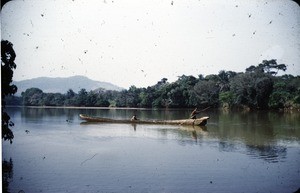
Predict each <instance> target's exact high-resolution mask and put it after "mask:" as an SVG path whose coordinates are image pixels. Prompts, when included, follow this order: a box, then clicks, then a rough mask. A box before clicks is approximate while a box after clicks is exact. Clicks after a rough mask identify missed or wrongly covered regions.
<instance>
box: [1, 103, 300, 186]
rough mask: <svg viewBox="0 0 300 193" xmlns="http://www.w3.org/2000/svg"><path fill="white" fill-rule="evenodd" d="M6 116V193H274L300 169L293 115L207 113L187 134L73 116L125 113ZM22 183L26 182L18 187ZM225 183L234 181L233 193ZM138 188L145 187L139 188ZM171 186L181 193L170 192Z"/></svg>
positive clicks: (119, 113) (175, 113)
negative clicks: (10, 128)
mask: <svg viewBox="0 0 300 193" xmlns="http://www.w3.org/2000/svg"><path fill="white" fill-rule="evenodd" d="M10 111H11V112H9V114H11V115H12V119H13V120H14V122H15V124H16V127H15V128H14V129H15V130H14V132H15V134H16V140H15V142H14V143H13V144H12V146H9V145H8V144H4V145H3V147H4V148H3V152H4V154H3V155H4V156H3V157H4V158H6V159H9V158H10V157H12V158H13V160H14V177H15V179H14V180H12V179H11V178H9V176H11V177H12V172H11V174H10V175H7V176H8V181H9V182H11V184H10V186H11V188H14V189H12V191H13V192H18V190H20V189H23V190H24V191H26V192H39V191H41V190H43V191H45V192H47V191H48V192H67V191H68V192H76V191H77V192H97V191H98V190H101V191H102V192H122V190H123V192H124V189H122V188H124V187H127V188H128V187H129V186H130V188H131V190H132V191H131V190H129V189H126V190H127V192H197V190H199V189H201V190H204V192H217V190H220V189H221V190H223V189H224V191H226V192H239V191H237V190H240V189H239V188H244V187H245V192H251V191H252V189H251V187H254V186H260V187H262V186H263V187H266V188H265V189H260V190H258V191H257V192H266V191H272V190H277V188H272V187H273V186H274V187H278V185H275V182H276V183H277V184H278V183H279V184H280V183H281V182H282V181H283V182H284V183H286V184H287V185H291V186H292V188H294V189H296V188H298V187H297V186H296V185H295V183H294V181H295V179H299V173H297V170H298V171H299V169H300V168H299V163H297V162H298V161H297V160H299V153H300V152H299V150H298V149H299V147H300V144H299V142H300V128H299V125H300V123H299V120H300V119H299V118H300V117H299V114H282V113H274V112H263V113H261V112H255V113H253V112H249V113H240V112H230V111H229V112H225V113H223V112H219V111H215V110H211V111H207V112H205V114H204V113H202V114H201V115H200V116H205V115H207V116H210V117H211V118H210V120H209V122H208V124H207V126H205V127H196V126H195V127H193V126H179V125H151V124H143V125H141V124H108V123H104V124H98V123H91V124H80V123H81V122H82V120H80V119H79V117H78V115H79V114H81V113H83V114H89V115H92V116H99V117H107V118H117V119H124V118H130V117H131V115H132V113H134V112H135V110H131V109H121V110H118V109H64V108H61V109H51V108H49V109H42V108H19V109H18V108H17V109H10ZM136 113H137V115H138V117H139V118H141V119H179V118H183V117H185V116H186V115H187V116H188V115H189V113H190V111H189V110H169V111H165V110H162V111H160V110H148V109H141V110H138V111H136ZM29 128H30V132H28V133H26V132H25V130H26V129H29ZM33 142H34V143H33ZM6 162H7V163H11V165H13V164H12V161H6ZM267 167H268V168H271V169H270V170H269V169H267ZM11 168H12V167H11ZM74 168H76V169H74ZM243 168H249V170H247V171H246V170H245V169H243ZM286 168H287V169H288V170H286ZM248 171H251V172H248ZM262 171H263V172H262ZM283 171H288V172H283ZM245 172H248V173H247V175H245ZM187 173H188V175H186V174H187ZM279 175H282V176H283V177H285V179H283V178H279ZM24 176H26V177H27V178H26V180H21V177H24ZM70 176H71V177H70ZM154 176H155V177H154ZM244 176H246V177H244ZM274 176H275V177H274ZM207 177H209V179H207ZM280 177H281V176H280ZM297 177H298V178H297ZM248 178H249V179H250V180H249V181H248ZM24 179H25V177H24ZM37 179H39V180H37ZM277 179H280V180H281V181H278V180H277ZM276 180H277V181H276ZM232 181H235V182H237V183H235V184H234V186H235V187H234V186H232ZM261 181H264V182H263V183H261ZM35 182H36V184H35ZM62 182H63V183H62ZM145 182H147V183H149V184H150V185H151V188H148V189H143V188H144V187H145ZM162 182H163V183H162ZM205 182H206V183H207V184H208V185H211V186H207V184H205ZM210 182H213V183H210ZM248 183H250V184H249V185H248ZM31 184H35V185H34V186H31ZM116 184H117V185H116ZM120 184H121V185H120ZM179 184H180V185H179ZM265 184H266V185H265ZM87 185H89V186H87ZM116 186H117V187H116ZM174 186H180V188H182V189H180V190H179V189H178V190H177V191H176V190H175V189H172V187H174ZM213 186H214V188H213ZM250 186H251V187H250ZM45 187H49V189H46V188H45ZM133 187H137V188H136V189H134V188H133ZM153 187H158V188H156V189H155V188H153ZM216 187H217V188H218V189H216ZM295 187H296V188H295ZM25 188H27V189H25ZM77 188H78V189H77ZM102 188H103V189H102ZM168 188H170V189H168ZM283 188H286V186H284V187H283ZM30 190H32V191H30ZM126 190H125V192H126ZM165 190H169V191H165ZM181 190H182V191H181ZM232 190H235V191H232ZM263 190H266V191H263ZM101 191H100V192H101ZM253 191H254V190H253ZM273 192H280V190H279V189H278V190H277V191H273ZM290 192H291V191H290Z"/></svg>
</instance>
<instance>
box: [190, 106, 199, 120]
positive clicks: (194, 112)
mask: <svg viewBox="0 0 300 193" xmlns="http://www.w3.org/2000/svg"><path fill="white" fill-rule="evenodd" d="M199 113H200V111H198V109H197V107H196V108H195V109H194V110H193V111H192V113H191V115H190V119H196V118H197V117H196V115H197V114H199Z"/></svg>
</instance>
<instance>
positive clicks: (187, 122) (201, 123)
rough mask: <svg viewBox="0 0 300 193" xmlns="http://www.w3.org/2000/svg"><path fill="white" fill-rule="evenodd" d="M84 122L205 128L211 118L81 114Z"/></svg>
mask: <svg viewBox="0 0 300 193" xmlns="http://www.w3.org/2000/svg"><path fill="white" fill-rule="evenodd" d="M79 117H80V118H81V119H82V120H85V121H87V122H99V123H140V124H165V125H196V126H205V125H206V124H207V120H208V119H209V117H201V118H198V119H180V120H130V119H128V120H127V119H126V120H119V119H109V118H101V117H91V116H88V115H84V114H79Z"/></svg>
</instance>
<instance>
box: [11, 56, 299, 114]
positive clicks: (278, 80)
mask: <svg viewBox="0 0 300 193" xmlns="http://www.w3.org/2000/svg"><path fill="white" fill-rule="evenodd" d="M286 69H287V67H286V65H285V64H277V61H276V60H275V59H273V60H264V61H262V63H260V64H258V65H257V66H250V67H249V68H247V69H246V71H245V72H240V73H237V72H233V71H224V70H222V71H220V72H219V74H212V75H207V76H205V77H204V76H203V75H199V76H198V77H194V76H186V75H182V76H180V77H178V79H177V80H176V81H175V82H171V83H170V82H168V80H167V79H166V78H162V79H161V80H160V81H158V82H157V84H155V85H153V86H148V87H147V88H144V87H143V88H137V87H136V86H131V87H130V88H129V89H126V90H122V91H110V90H104V89H98V90H93V91H87V90H86V89H81V90H80V91H79V92H78V93H75V92H74V91H73V90H72V89H69V90H68V91H66V93H65V94H61V93H44V92H43V91H42V90H40V89H39V88H30V89H27V90H26V91H25V92H23V93H22V95H21V97H10V98H7V101H6V102H7V104H10V105H24V106H80V107H135V108H191V107H199V108H206V107H212V108H218V107H221V108H247V109H284V108H285V109H295V108H296V109H299V108H300V76H292V75H282V76H277V73H278V72H279V71H285V70H286Z"/></svg>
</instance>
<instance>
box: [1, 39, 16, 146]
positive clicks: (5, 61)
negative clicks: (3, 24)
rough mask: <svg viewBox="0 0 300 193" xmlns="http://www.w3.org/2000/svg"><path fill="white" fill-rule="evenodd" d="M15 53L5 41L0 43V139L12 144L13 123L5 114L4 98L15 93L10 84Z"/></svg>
mask: <svg viewBox="0 0 300 193" xmlns="http://www.w3.org/2000/svg"><path fill="white" fill-rule="evenodd" d="M15 58H16V53H15V51H14V49H13V44H12V43H11V42H9V41H7V40H2V41H1V88H2V90H1V93H2V94H1V97H2V100H1V104H2V107H1V114H2V139H4V140H9V141H10V143H12V140H13V138H14V134H13V132H12V130H11V127H12V126H13V125H14V123H13V122H12V121H11V120H10V117H9V115H8V114H7V113H6V112H5V97H6V96H8V95H13V94H15V93H16V92H17V87H16V85H13V84H11V83H12V78H13V70H14V69H15V68H16V67H17V65H16V64H15Z"/></svg>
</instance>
